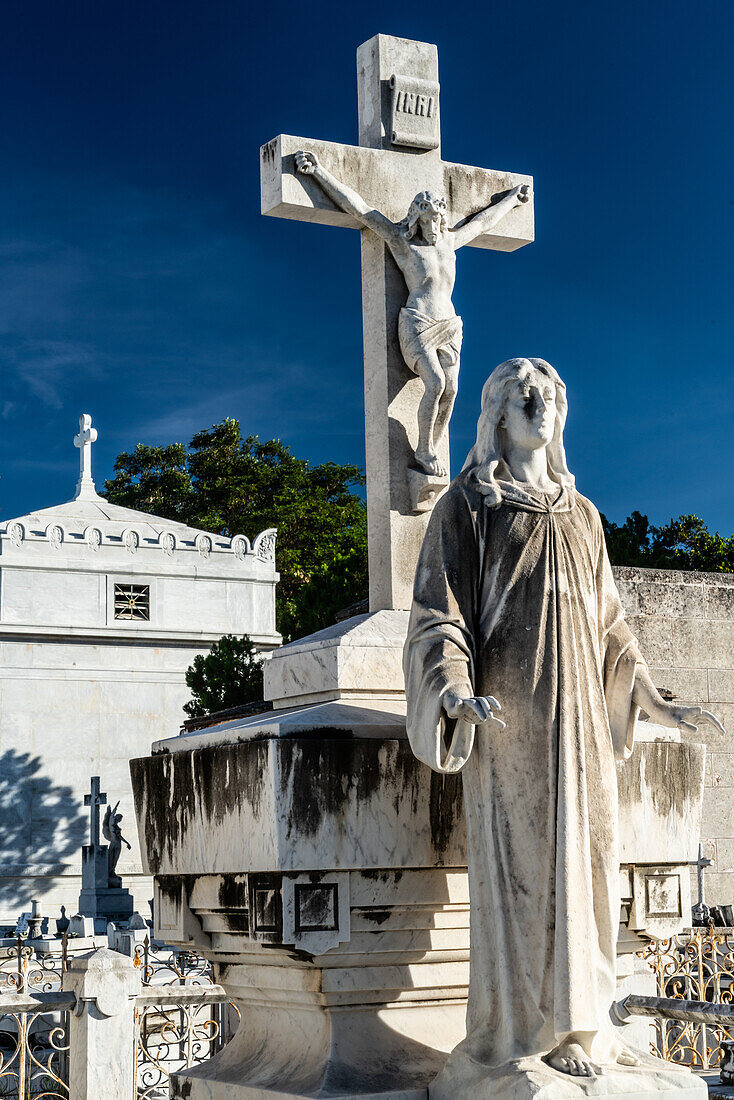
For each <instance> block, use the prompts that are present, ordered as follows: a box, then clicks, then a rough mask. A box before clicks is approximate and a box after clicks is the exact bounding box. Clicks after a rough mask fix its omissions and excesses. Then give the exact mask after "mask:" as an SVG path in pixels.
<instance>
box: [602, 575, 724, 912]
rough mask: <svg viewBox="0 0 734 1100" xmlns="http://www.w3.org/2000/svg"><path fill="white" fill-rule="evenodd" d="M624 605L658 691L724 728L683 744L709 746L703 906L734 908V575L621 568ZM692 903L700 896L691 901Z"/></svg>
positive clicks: (691, 737)
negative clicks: (707, 713)
mask: <svg viewBox="0 0 734 1100" xmlns="http://www.w3.org/2000/svg"><path fill="white" fill-rule="evenodd" d="M614 573H615V576H616V578H617V585H618V587H619V592H620V596H621V597H622V603H623V604H624V608H625V611H626V613H627V618H628V621H629V623H630V626H631V628H632V630H633V631H634V632H635V634H636V635H637V637H638V639H639V642H640V648H641V649H642V652H643V654H644V656H645V658H646V660H647V662H648V664H649V666H650V671H651V673H652V678H653V681H654V682H655V685H656V687H658V688H662V687H664V688H670V690H671V691H672V692H673V693H674V694H675V695H676V696H677V698H678V699H679V700H680V701H681V702H685V703H699V704H702V705H705V706H706V709H707V710H711V711H713V713H714V714H715V715H716V716H717V718H719V720H720V721H721V722H723V724H724V726H725V727H726V730H727V734H726V736H722V735H721V734H719V733H717V731H716V730H714V729H711V728H710V727H708V726H702V727H701V732H700V733H699V734H698V735H689V734H686V733H684V734H682V739H683V740H684V741H702V742H705V743H706V746H707V758H706V779H705V784H706V786H705V793H704V807H703V822H702V839H703V840H704V851H705V854H706V855H707V856H708V857H709V859H712V860H713V865H712V866H711V867H710V868H709V869H708V871H707V872H706V900H707V902H709V903H710V904H722V905H731V904H733V903H734V576H733V575H731V574H728V573H682V572H680V573H679V572H674V571H672V570H670V571H668V570H655V569H630V568H620V567H617V568H615V570H614ZM694 900H695V898H694Z"/></svg>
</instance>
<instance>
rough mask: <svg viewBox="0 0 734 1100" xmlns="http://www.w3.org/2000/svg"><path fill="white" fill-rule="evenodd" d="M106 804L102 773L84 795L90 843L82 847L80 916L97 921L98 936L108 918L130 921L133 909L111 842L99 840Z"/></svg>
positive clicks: (95, 923) (131, 899)
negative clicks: (102, 813)
mask: <svg viewBox="0 0 734 1100" xmlns="http://www.w3.org/2000/svg"><path fill="white" fill-rule="evenodd" d="M106 803H107V795H106V794H104V793H103V792H102V790H101V788H100V783H99V776H98V775H95V776H93V777H92V781H91V790H90V793H89V794H86V795H85V796H84V805H85V806H89V844H85V845H84V847H83V848H82V889H81V893H80V894H79V916H82V917H90V918H92V919H93V920H94V930H95V933H96V934H97V935H102V934H104V933H105V932H106V930H107V924H108V923H109V921H124V920H127V919H128V918H129V917H131V916H132V914H133V909H134V905H133V896H132V894H131V893H130V891H129V890H126V889H125V888H124V887H123V885H122V881H121V879H120V878H119V877H118V876H117V875H116V874H115V868H114V866H112V864H111V861H110V852H111V845H108V844H102V843H101V841H100V837H99V811H100V808H101V807H102V806H104V805H105V804H106ZM108 816H109V815H108ZM120 816H121V815H120Z"/></svg>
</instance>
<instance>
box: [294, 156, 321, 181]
mask: <svg viewBox="0 0 734 1100" xmlns="http://www.w3.org/2000/svg"><path fill="white" fill-rule="evenodd" d="M294 159H295V162H296V171H297V172H300V173H301V175H303V176H310V175H312V174H313V173H314V172H315V171H316V169H317V168H319V167H320V165H319V158H318V157H317V156H316V154H315V153H306V152H304V151H303V150H299V151H298V152H297V153H296V155H295V158H294Z"/></svg>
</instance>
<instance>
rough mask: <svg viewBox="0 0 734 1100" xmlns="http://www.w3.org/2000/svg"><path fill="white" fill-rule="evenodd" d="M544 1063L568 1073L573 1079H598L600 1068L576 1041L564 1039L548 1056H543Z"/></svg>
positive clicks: (560, 1071)
mask: <svg viewBox="0 0 734 1100" xmlns="http://www.w3.org/2000/svg"><path fill="white" fill-rule="evenodd" d="M543 1061H544V1062H545V1063H546V1064H547V1065H549V1066H550V1067H551V1069H557V1070H558V1072H559V1073H568V1074H569V1075H570V1076H571V1077H596V1074H597V1071H598V1068H599V1067H598V1066H595V1065H594V1064H593V1063H592V1062H591V1060H590V1059H589V1056H588V1054H587V1053H586V1051H585V1050H584V1048H583V1047H582V1046H581V1043H578V1042H576V1040H575V1039H564V1040H563V1042H562V1043H559V1044H558V1046H557V1047H553V1050H551V1051H549V1053H548V1054H544V1055H543Z"/></svg>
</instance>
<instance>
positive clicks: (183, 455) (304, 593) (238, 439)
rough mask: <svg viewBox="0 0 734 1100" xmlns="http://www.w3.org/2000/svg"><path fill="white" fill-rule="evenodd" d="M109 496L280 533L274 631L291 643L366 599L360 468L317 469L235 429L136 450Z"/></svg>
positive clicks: (165, 512) (234, 527) (227, 530)
mask: <svg viewBox="0 0 734 1100" xmlns="http://www.w3.org/2000/svg"><path fill="white" fill-rule="evenodd" d="M114 472H115V476H114V477H113V478H112V479H111V480H109V481H107V482H106V483H105V496H106V497H107V499H108V500H110V501H112V502H113V503H115V504H121V505H123V506H125V507H128V508H136V509H139V510H142V511H144V512H151V513H153V514H154V515H157V516H163V517H166V518H169V519H174V520H178V521H179V522H181V523H186V524H189V525H190V526H192V527H199V528H202V529H203V530H205V531H213V532H215V533H218V534H222V535H229V536H233V535H238V534H243V535H247V537H248V538H249V539H250V540H252V539H253V538H254V537H255V536H256V535H257V534H259V533H260V531H263V530H265V528H267V527H277V528H278V542H277V549H276V563H277V567H278V571H279V572H280V583H279V584H278V588H277V590H276V610H277V616H278V627H279V629H280V631H281V633H282V634H283V636H284V638H285V639H286V640H288V639H291V638H297V637H302V636H304V635H306V634H310V633H312V632H313V631H315V630H319V629H321V628H322V627H324V626H329V625H330V624H331V623H332V622H333V621H334V616H335V614H336V612H337V611H339V610H341V609H342V608H344V607H346V606H349V605H350V604H353V603H356V602H357V601H359V600H361V599H363V598H364V597H365V596H366V595H367V514H366V509H365V506H364V502H363V501H362V499H361V497H360V496H359V495H358V494H357V493H356V492H355V491H354V490H355V489H359V488H360V487H361V486H362V485H364V475H363V473H362V471H361V470H360V469H359V467H358V466H352V465H338V464H336V463H334V462H326V463H323V464H321V465H318V466H311V465H310V463H309V462H307V461H306V460H305V459H301V458H296V457H295V456H294V455H292V454H291V452H290V450H289V448H288V447H287V446H285V444H283V443H281V442H280V441H279V440H277V439H271V440H268V441H267V442H264V443H261V442H260V440H259V439H258V437H257V436H247V437H245V438H243V437H242V433H241V431H240V425H239V422H238V421H237V420H231V419H227V420H223V421H222V422H221V423H220V424H215V425H214V426H213V427H212V428H209V429H206V430H205V431H201V432H197V434H196V435H195V436H194V438H193V439H192V440H191V443H190V444H189V445H188V446H186V445H184V444H182V443H173V444H171V445H169V446H167V447H151V446H148V445H146V444H143V443H139V444H138V445H137V447H136V448H135V450H134V451H133V452H132V453H122V454H120V455H118V457H117V460H116V462H115V471H114Z"/></svg>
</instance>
